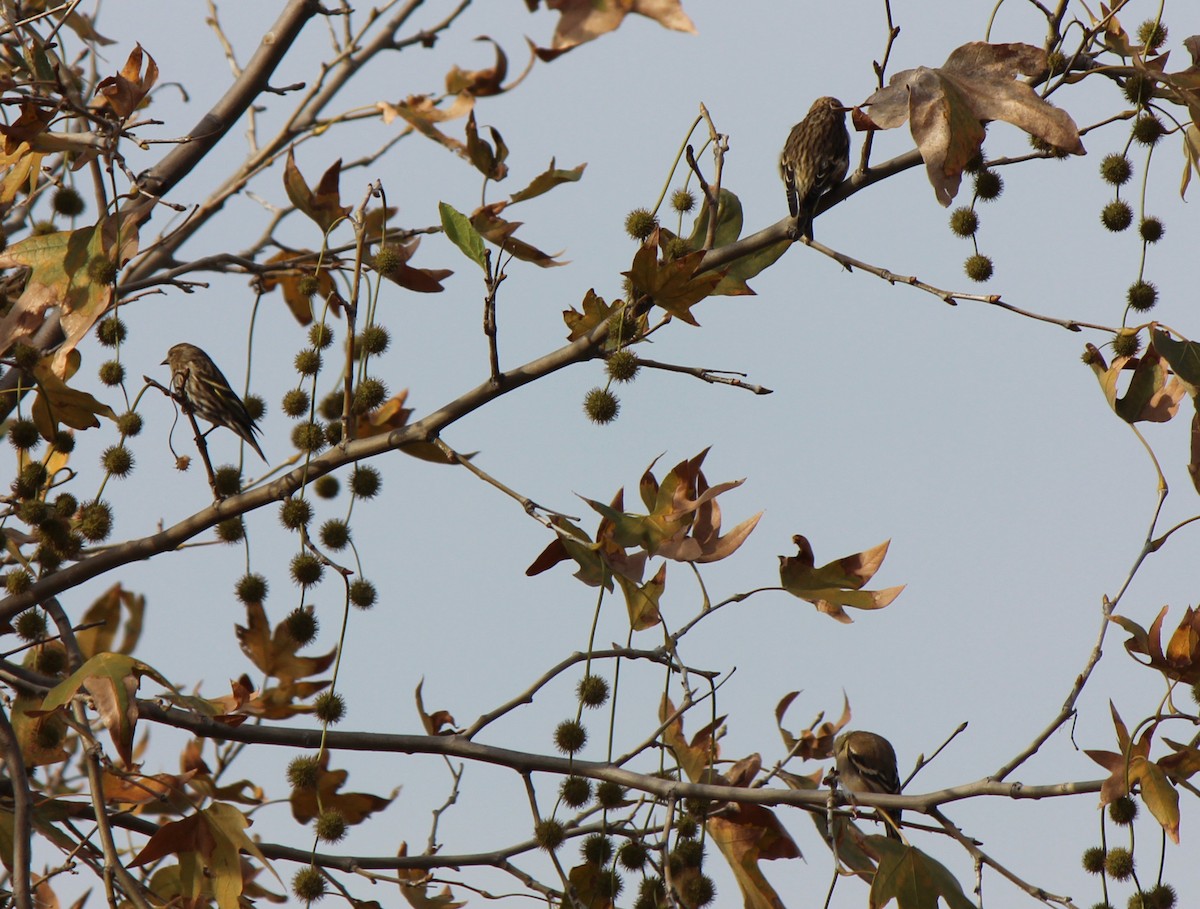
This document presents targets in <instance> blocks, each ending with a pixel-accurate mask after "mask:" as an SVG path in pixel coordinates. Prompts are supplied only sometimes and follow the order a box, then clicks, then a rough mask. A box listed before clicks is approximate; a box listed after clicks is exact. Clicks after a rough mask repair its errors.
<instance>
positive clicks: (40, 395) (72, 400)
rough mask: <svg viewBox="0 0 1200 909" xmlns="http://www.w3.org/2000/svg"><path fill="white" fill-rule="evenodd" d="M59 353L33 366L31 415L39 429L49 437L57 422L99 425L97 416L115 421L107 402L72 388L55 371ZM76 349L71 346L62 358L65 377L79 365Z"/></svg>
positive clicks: (85, 426) (80, 426) (79, 426)
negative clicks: (33, 393)
mask: <svg viewBox="0 0 1200 909" xmlns="http://www.w3.org/2000/svg"><path fill="white" fill-rule="evenodd" d="M57 359H58V354H51V355H50V356H47V357H43V358H42V359H41V360H39V361H38V364H37V365H36V366H34V367H33V378H34V381H36V382H37V388H38V391H37V397H35V398H34V399H33V406H32V407H31V408H30V414H29V415H30V416H31V417H32V418H33V422H34V425H36V426H37V428H38V433H39V434H40V435H41V437H42V438H43V439H46V440H47V441H50V440H51V439H53V438H54V436H55V433H57V432H58V428H59V424H65V425H67V426H70V427H71V428H72V429H95V428H96V427H97V426H99V425H100V421H99V420H97V419H96V417H98V416H100V417H106V418H107V419H109V420H113V421H115V420H116V419H117V415H116V413H115V412H113V409H112V408H111V407H109V406H108V405H107V404H102V403H101V402H100V401H97V400H96V399H95V398H94V397H92V396H91V395H90V394H88V393H87V392H86V391H80V390H79V389H77V388H71V387H70V386H68V385H67V383H66V382H65V381H63V379H62V378H59V376H58V375H57V373H56V371H55V370H56V367H57V363H56V360H57ZM79 362H80V356H79V351H77V350H72V351H70V352H69V353H68V354H67V355H66V357H65V358H64V364H63V365H64V368H65V369H66V370H67V375H66V378H70V377H71V376H72V375H74V374H75V372H76V371H77V370H78V369H79Z"/></svg>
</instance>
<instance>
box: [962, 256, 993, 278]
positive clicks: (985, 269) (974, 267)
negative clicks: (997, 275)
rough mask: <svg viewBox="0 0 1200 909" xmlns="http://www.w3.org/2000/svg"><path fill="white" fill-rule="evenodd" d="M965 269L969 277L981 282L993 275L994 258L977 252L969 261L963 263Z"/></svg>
mask: <svg viewBox="0 0 1200 909" xmlns="http://www.w3.org/2000/svg"><path fill="white" fill-rule="evenodd" d="M963 271H965V272H966V273H967V277H968V278H970V279H971V280H972V281H978V282H980V283H981V284H982V283H983V282H984V281H986V280H987V279H988V278H990V277H991V276H992V260H991V259H989V258H988V257H987V256H983V255H980V254H979V253H976V254H975V255H973V256H969V257H968V258H967V261H966V262H964V263H963Z"/></svg>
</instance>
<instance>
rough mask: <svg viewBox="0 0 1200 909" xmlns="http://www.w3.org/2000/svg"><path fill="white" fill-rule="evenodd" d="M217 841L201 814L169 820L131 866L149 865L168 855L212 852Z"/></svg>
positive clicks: (206, 853)
mask: <svg viewBox="0 0 1200 909" xmlns="http://www.w3.org/2000/svg"><path fill="white" fill-rule="evenodd" d="M214 846H215V843H214V842H213V836H212V832H211V831H210V830H209V827H208V825H207V824H205V823H204V819H203V818H202V817H201V816H200V815H199V814H193V815H190V816H188V817H185V818H184V819H183V820H181V821H169V822H167V823H165V824H163V825H162V826H161V827H159V828H158V830H156V831H155V832H154V834H153V835H152V836H151V837H150V840H149V841H148V842H147V843H146V845H145V846H143V847H142V850H141V852H139V853H138V854H137V855H136V856H135V857H134V858H133V860H132V861H130V862H129V867H130V868H139V867H141V866H142V865H149V864H152V863H154V862H157V861H158V860H159V859H163V858H166V857H167V856H168V855H182V854H183V853H187V852H194V853H196V854H197V855H199V856H202V857H203V856H208V855H211V854H212V851H213V848H214Z"/></svg>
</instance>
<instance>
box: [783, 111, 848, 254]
mask: <svg viewBox="0 0 1200 909" xmlns="http://www.w3.org/2000/svg"><path fill="white" fill-rule="evenodd" d="M849 168H850V133H849V132H848V131H847V130H846V108H845V107H844V106H843V105H842V102H841V101H839V100H838V99H837V98H831V97H829V96H828V95H827V96H825V97H823V98H818V99H817V100H816V101H814V102H813V103H812V107H810V108H809V109H808V113H807V114H806V115H805V116H804V119H803V120H801V121H800V122H799V123H797V124H796V125H795V126H793V127H792V131H791V132H790V133H789V134H788V137H787V142H785V143H784V145H783V154H781V155H780V156H779V173H780V176H782V177H783V185H784V188H785V189H786V190H787V200H788V211H789V212H790V213H791V216H792V217H793V218H794V219H796V229H797V232H798V235H799V236H801V237H808V238H809V239H810V240H811V239H813V227H812V222H813V216H814V215H815V214H816V209H817V203H818V202H819V201H820V199H821V196H823V195H824V194H825V193H827V192H829V191H830V190H831V189H833V188H834V187H835V186H837V185H838V184H839V183H841V182H842V180H844V179H845V177H846V171H847V170H849Z"/></svg>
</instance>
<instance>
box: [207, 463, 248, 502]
mask: <svg viewBox="0 0 1200 909" xmlns="http://www.w3.org/2000/svg"><path fill="white" fill-rule="evenodd" d="M213 480H214V482H213V485H214V486H215V487H216V489H217V495H220V496H231V495H235V494H236V493H238V492H241V489H242V472H241V470H239V469H238V468H237V467H235V466H234V465H232V464H222V465H221V466H220V467H218V468H217V469H216V470H215V471H213Z"/></svg>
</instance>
